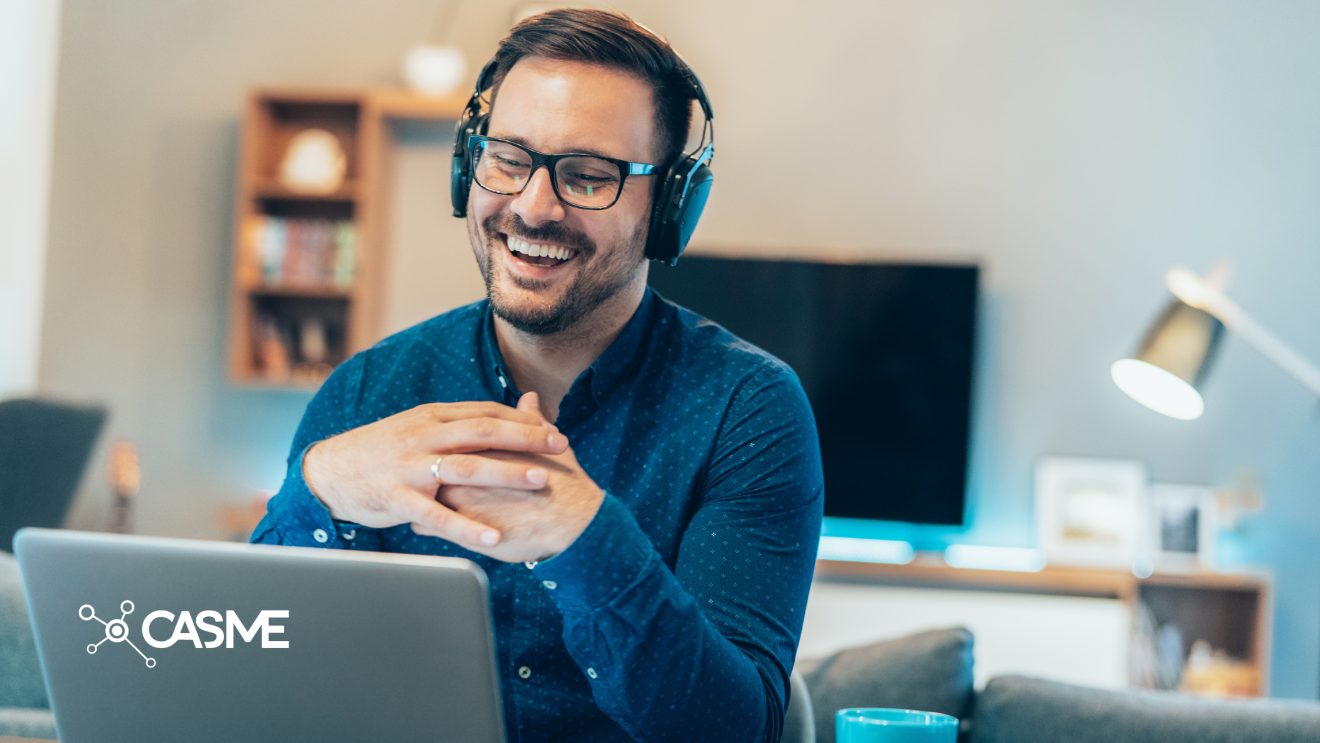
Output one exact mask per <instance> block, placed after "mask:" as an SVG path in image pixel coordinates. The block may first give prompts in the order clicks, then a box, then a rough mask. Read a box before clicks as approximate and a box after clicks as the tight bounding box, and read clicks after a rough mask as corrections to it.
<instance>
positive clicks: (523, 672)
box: [518, 666, 532, 678]
mask: <svg viewBox="0 0 1320 743" xmlns="http://www.w3.org/2000/svg"><path fill="white" fill-rule="evenodd" d="M518 675H519V676H520V677H521V678H531V676H532V669H530V668H528V667H527V666H523V667H522V668H519V669H518Z"/></svg>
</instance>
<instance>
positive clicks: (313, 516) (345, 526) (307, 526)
mask: <svg viewBox="0 0 1320 743" xmlns="http://www.w3.org/2000/svg"><path fill="white" fill-rule="evenodd" d="M312 446H315V444H310V445H308V446H307V448H306V449H303V450H302V453H300V454H299V455H298V459H297V460H295V461H294V462H293V464H292V465H290V466H289V472H288V474H287V475H285V478H284V486H283V487H281V488H280V492H279V494H277V495H276V496H275V497H274V498H271V499H270V502H269V503H268V504H267V506H266V519H267V520H268V521H270V522H271V523H273V524H275V525H276V527H275V528H276V530H277V531H278V532H279V535H280V544H285V545H289V546H292V547H333V548H338V549H350V548H352V546H353V540H354V539H355V538H357V537H358V536H359V534H360V533H361V532H362V531H364V528H363V527H361V526H359V525H357V524H354V523H350V522H347V521H336V520H334V519H333V518H331V517H330V509H328V508H326V507H325V504H324V503H322V502H321V499H320V498H317V497H316V494H315V493H313V492H312V489H311V488H309V487H307V480H306V479H304V478H303V459H304V458H305V457H306V456H307V451H308V449H311V448H312Z"/></svg>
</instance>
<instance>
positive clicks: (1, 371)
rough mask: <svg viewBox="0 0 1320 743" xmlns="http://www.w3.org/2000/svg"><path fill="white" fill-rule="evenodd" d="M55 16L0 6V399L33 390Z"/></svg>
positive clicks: (30, 5) (35, 3)
mask: <svg viewBox="0 0 1320 743" xmlns="http://www.w3.org/2000/svg"><path fill="white" fill-rule="evenodd" d="M59 15H60V3H59V0H5V2H3V3H0V399H4V398H6V397H9V396H11V395H16V394H24V393H30V392H32V391H34V390H35V389H36V387H37V359H38V353H39V348H40V337H41V297H42V288H43V286H44V273H45V268H46V217H47V206H48V203H49V196H50V153H51V119H52V109H53V106H54V103H55V63H56V59H57V54H56V51H57V47H58V43H59Z"/></svg>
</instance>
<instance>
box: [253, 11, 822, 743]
mask: <svg viewBox="0 0 1320 743" xmlns="http://www.w3.org/2000/svg"><path fill="white" fill-rule="evenodd" d="M497 62H498V68H497V72H496V78H495V86H494V89H493V104H492V109H491V114H490V120H489V128H488V131H487V137H488V139H482V140H479V141H478V142H477V143H476V146H477V147H479V148H481V154H480V156H479V157H477V158H476V161H475V163H474V164H473V166H472V167H473V173H472V175H473V179H474V182H475V187H474V188H472V190H471V195H470V200H469V202H468V205H467V219H468V231H469V235H470V238H471V242H472V248H473V252H474V253H475V254H476V258H477V263H478V265H479V266H480V268H481V271H482V274H483V276H484V277H485V280H486V287H487V295H488V299H487V301H484V302H479V303H476V304H474V305H469V306H467V307H462V308H459V309H457V310H454V311H452V312H448V313H445V314H443V315H440V316H439V317H436V318H433V319H431V320H429V321H427V322H425V323H422V324H420V325H418V326H416V327H413V328H410V329H408V330H406V331H404V332H402V333H399V334H398V335H395V336H393V337H391V338H389V339H386V340H385V341H382V342H381V343H379V344H377V345H376V346H375V347H374V348H372V349H370V350H368V351H366V352H363V353H360V354H357V355H356V356H354V357H353V358H351V359H349V360H348V361H347V362H345V363H344V364H343V365H341V366H340V367H339V368H338V369H337V370H336V371H335V373H334V374H333V375H332V376H331V377H330V379H329V380H327V382H326V383H325V385H324V386H323V387H322V388H321V390H320V391H319V392H318V393H317V395H316V397H315V399H313V400H312V402H311V404H310V405H309V406H308V410H307V413H306V415H305V417H304V418H303V422H302V424H301V426H300V427H299V430H298V433H297V435H296V437H295V440H294V443H293V448H292V453H291V455H290V460H289V473H288V477H287V479H286V480H285V483H284V487H283V488H282V489H281V491H280V493H279V494H278V495H277V496H276V497H275V498H273V499H272V500H271V502H270V506H269V510H268V513H267V515H266V518H265V520H264V521H263V522H262V524H261V526H259V527H258V529H257V532H256V534H255V535H254V537H253V540H254V541H259V542H269V543H280V544H291V545H301V546H312V547H315V546H323V547H335V548H340V549H372V550H383V551H390V552H415V553H426V554H437V555H456V556H462V557H467V558H469V559H472V560H474V561H476V562H477V563H478V564H480V565H481V566H482V568H483V569H484V570H485V571H486V573H487V575H488V576H489V579H490V586H491V599H492V609H493V616H494V620H495V623H496V637H497V645H498V655H499V657H498V661H499V665H500V672H501V684H502V689H503V693H504V701H505V704H504V712H505V716H506V723H507V730H508V735H509V739H510V741H533V740H537V741H539V740H550V739H563V740H574V741H626V740H629V738H630V737H631V738H632V739H635V740H646V741H660V740H681V741H700V740H709V741H720V742H721V743H727V742H729V741H778V739H779V736H780V730H781V726H782V718H783V714H784V709H785V706H786V704H787V697H788V676H789V673H790V671H791V669H792V665H793V658H794V653H795V651H796V647H797V640H798V636H799V634H800V631H801V626H802V617H803V612H804V609H805V606H806V598H807V591H808V588H809V586H810V581H811V573H812V566H813V563H814V559H815V547H816V543H817V539H818V536H819V527H820V517H821V504H822V497H823V496H822V490H823V486H822V477H821V469H820V455H819V451H818V446H817V441H816V431H815V427H814V424H813V420H812V417H811V412H810V410H809V408H808V406H807V403H806V398H805V396H804V395H803V393H802V390H801V386H800V385H799V383H798V381H797V378H796V377H795V376H794V375H793V373H792V371H790V370H789V369H788V368H787V367H786V366H785V365H784V364H783V363H781V362H779V361H778V360H776V359H774V358H773V357H770V356H769V355H767V354H765V353H764V352H762V351H760V350H759V349H756V348H754V347H752V346H750V345H748V344H746V343H744V342H742V341H740V340H738V339H737V338H735V337H733V336H732V335H730V334H729V333H728V332H726V331H724V330H723V329H722V328H720V327H719V326H717V325H714V324H712V323H709V322H707V321H705V320H703V319H701V318H699V317H697V316H695V315H693V314H692V313H690V312H688V311H686V310H682V309H680V308H678V307H675V306H674V305H672V304H670V303H668V302H666V301H664V300H663V299H661V298H660V297H658V296H656V295H655V294H654V293H653V292H651V291H650V290H649V289H648V288H647V285H646V277H647V270H648V265H649V264H648V262H647V261H646V259H645V258H644V257H643V254H644V249H645V245H646V242H647V238H648V231H649V228H650V214H651V209H652V200H653V198H654V190H655V184H654V183H653V182H652V181H653V180H655V177H654V176H653V175H646V174H639V173H640V172H641V171H644V170H646V168H645V167H636V168H634V167H633V166H632V165H631V164H633V163H636V164H651V165H658V166H663V165H667V164H669V163H671V162H674V161H675V160H676V158H677V157H678V156H679V155H680V152H681V150H682V147H683V144H684V142H685V140H686V137H687V133H688V121H689V119H690V109H691V102H690V99H691V97H692V96H691V91H692V88H691V83H689V82H688V81H687V80H686V79H685V77H684V75H683V73H682V70H683V67H682V62H681V61H680V60H679V59H678V58H677V56H676V55H675V54H674V52H673V50H672V49H670V48H669V46H668V45H667V44H666V43H664V42H663V41H660V40H659V39H657V38H656V37H654V36H653V35H651V34H650V33H648V32H647V31H645V30H644V29H642V28H641V27H639V26H637V25H636V24H634V23H632V22H631V21H630V20H628V19H627V18H626V17H624V16H620V15H615V14H610V13H604V12H598V11H586V10H559V11H551V12H549V13H545V14H542V15H539V16H534V17H532V18H530V19H528V20H526V21H524V22H523V23H521V24H519V25H518V26H517V27H516V28H514V29H513V31H512V32H511V33H510V36H509V37H508V38H506V39H505V40H504V41H503V42H501V45H500V50H499V52H498V55H497ZM540 153H570V154H576V155H593V156H596V157H597V158H605V159H603V160H602V159H596V160H586V159H585V158H568V159H564V158H560V159H558V160H555V161H554V162H549V163H548V164H547V161H546V160H543V159H539V158H543V157H544V156H543V155H541V154H540ZM552 160H554V158H552ZM615 161H617V162H618V163H622V165H620V166H618V167H619V169H618V170H611V168H614V167H616V166H615V165H610V164H609V163H610V162H615ZM538 163H539V165H538ZM565 163H568V165H567V166H565ZM593 163H594V164H593ZM552 168H553V169H554V172H552ZM655 170H656V172H663V168H656V169H655ZM607 201H608V202H610V203H608V204H606V203H605V202H607ZM584 207H585V208H584ZM524 392H525V394H523V393H524ZM345 600H348V601H351V600H352V597H351V596H350V597H345ZM444 641H445V638H443V637H437V638H436V642H444Z"/></svg>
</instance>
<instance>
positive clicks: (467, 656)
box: [15, 529, 504, 743]
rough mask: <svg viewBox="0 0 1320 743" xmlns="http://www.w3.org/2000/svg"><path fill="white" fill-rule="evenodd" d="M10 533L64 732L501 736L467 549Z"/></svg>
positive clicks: (406, 738) (397, 738)
mask: <svg viewBox="0 0 1320 743" xmlns="http://www.w3.org/2000/svg"><path fill="white" fill-rule="evenodd" d="M15 547H16V550H15V551H16V554H17V556H18V560H19V564H20V567H21V569H22V573H23V582H24V587H25V590H26V593H27V599H28V606H29V612H30V613H31V615H32V624H33V628H34V630H35V632H36V635H37V646H38V651H39V652H40V655H41V661H42V668H43V670H44V672H45V674H46V682H47V687H48V689H49V691H50V698H51V705H52V709H53V711H54V714H55V720H56V725H57V727H58V729H59V734H60V740H61V741H62V743H91V742H92V741H95V742H97V743H105V742H108V741H126V742H127V741H132V743H148V742H150V741H162V742H163V741H170V742H171V743H174V742H177V741H180V740H187V741H194V742H196V743H211V742H212V741H213V742H214V743H236V742H237V741H245V742H247V741H280V742H281V743H294V742H295V741H307V742H308V743H312V742H313V741H315V743H331V742H335V741H345V742H347V741H367V740H379V741H390V743H409V742H411V741H428V742H434V741H450V740H452V741H476V742H478V743H484V742H486V741H489V742H490V743H498V742H499V741H503V740H504V735H503V716H502V713H501V711H500V695H499V681H498V677H497V675H496V671H495V650H494V638H493V636H492V633H491V623H490V609H489V600H488V598H487V586H486V580H485V575H484V574H483V573H482V571H481V569H480V568H478V567H477V566H476V565H474V564H473V563H471V562H468V561H466V560H459V559H453V558H440V557H422V556H412V555H409V556H404V555H385V554H378V553H359V552H344V551H337V550H308V549H298V548H287V547H268V546H262V545H237V544H225V543H212V542H199V541H188V540H172V539H157V538H148V537H117V536H111V535H99V534H82V533H77V532H66V531H53V530H41V529H27V530H23V531H21V532H19V535H18V537H17V538H16V540H15Z"/></svg>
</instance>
